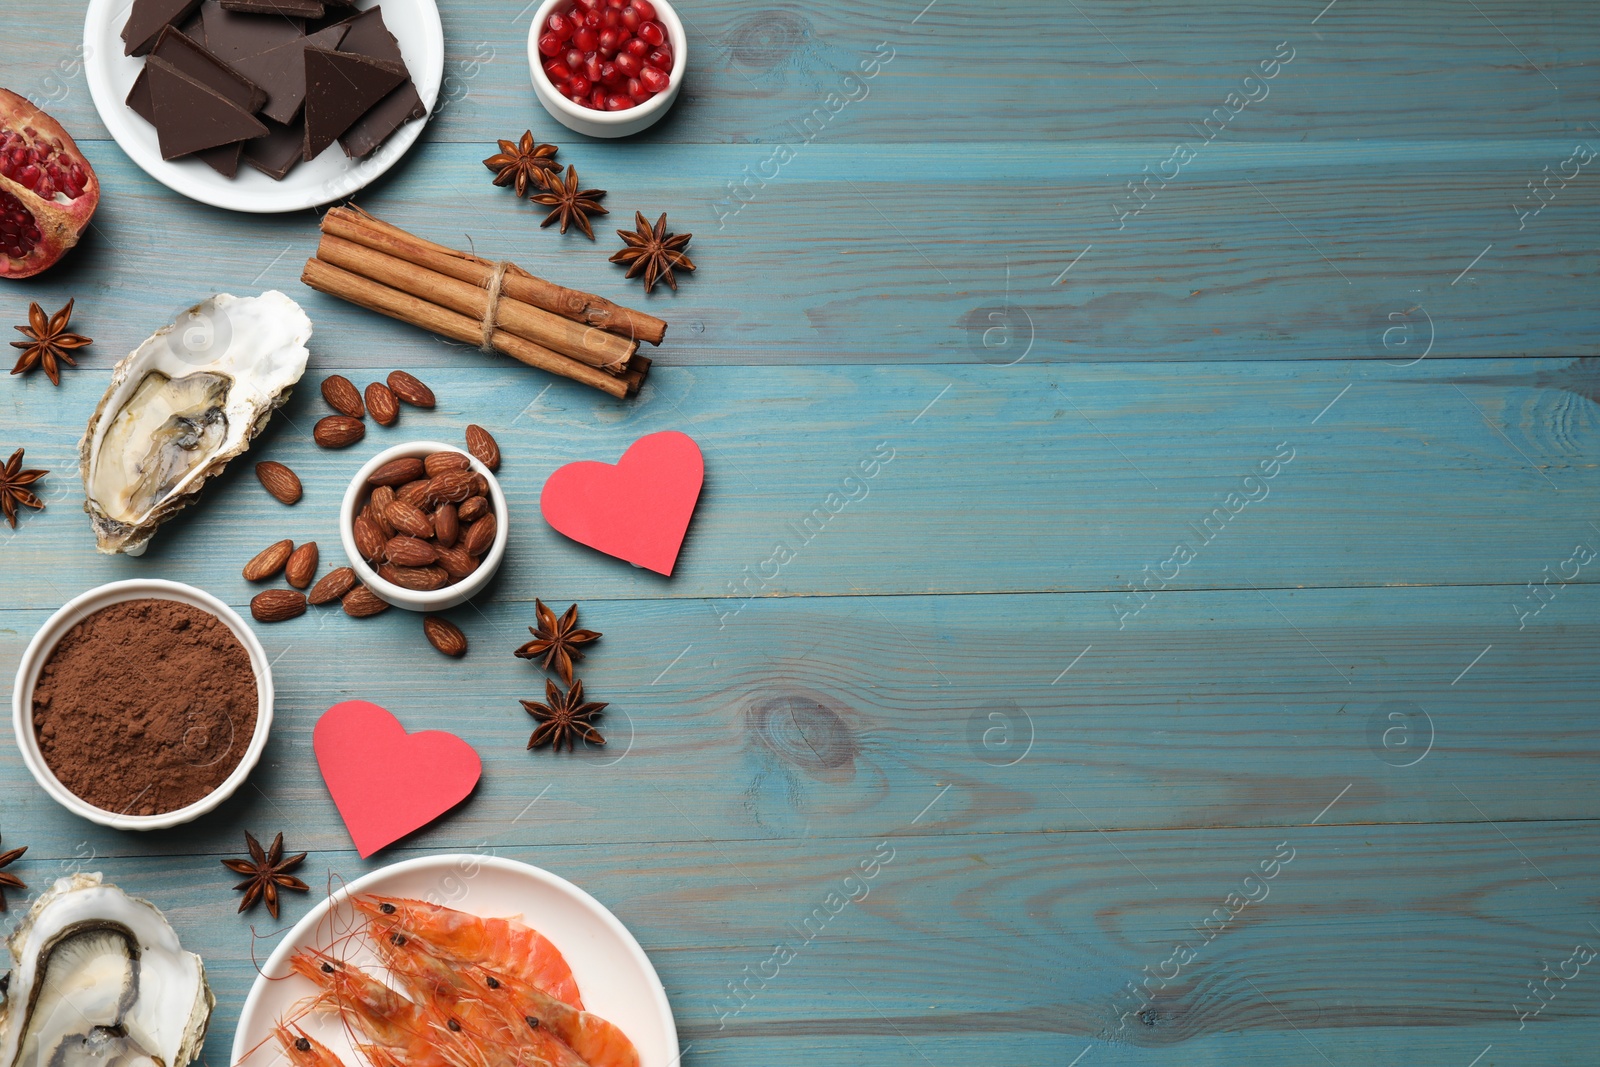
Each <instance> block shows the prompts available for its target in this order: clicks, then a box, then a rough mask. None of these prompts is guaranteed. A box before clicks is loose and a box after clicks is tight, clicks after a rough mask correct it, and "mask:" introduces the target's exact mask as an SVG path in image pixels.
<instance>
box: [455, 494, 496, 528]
mask: <svg viewBox="0 0 1600 1067" xmlns="http://www.w3.org/2000/svg"><path fill="white" fill-rule="evenodd" d="M487 514H489V500H488V498H487V497H481V496H469V497H467V499H465V500H463V501H462V502H461V506H460V507H459V508H457V509H456V518H458V519H460V520H461V521H462V522H477V521H478V520H479V519H481V518H483V517H484V516H485V515H487Z"/></svg>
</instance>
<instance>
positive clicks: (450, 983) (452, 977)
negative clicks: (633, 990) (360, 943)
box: [373, 922, 639, 1067]
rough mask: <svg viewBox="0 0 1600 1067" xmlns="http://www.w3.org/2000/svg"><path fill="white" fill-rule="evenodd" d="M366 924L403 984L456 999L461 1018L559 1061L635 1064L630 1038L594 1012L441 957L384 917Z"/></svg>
mask: <svg viewBox="0 0 1600 1067" xmlns="http://www.w3.org/2000/svg"><path fill="white" fill-rule="evenodd" d="M373 928H374V931H375V932H376V934H377V935H378V936H375V937H374V941H375V942H376V944H377V948H378V954H379V956H381V957H382V959H383V962H384V964H385V966H387V967H388V968H389V969H390V970H391V971H392V972H393V973H394V974H395V975H396V976H397V977H399V979H400V981H401V982H402V983H403V984H405V986H406V988H407V989H408V990H412V991H413V993H414V995H415V996H416V997H417V998H418V999H419V1000H422V999H426V998H437V999H443V1000H446V1001H448V1002H452V1003H455V1004H456V1005H458V1011H459V1012H460V1014H461V1021H462V1022H463V1023H470V1024H471V1025H472V1026H473V1027H474V1028H475V1029H476V1030H478V1031H479V1032H482V1033H486V1034H489V1035H491V1036H493V1037H495V1038H498V1039H500V1040H503V1041H509V1042H511V1043H512V1044H513V1045H524V1046H528V1047H531V1048H532V1050H533V1051H534V1052H535V1053H536V1054H538V1055H541V1056H544V1057H545V1058H546V1059H548V1060H550V1061H551V1062H552V1063H554V1064H557V1065H559V1067H577V1065H579V1064H588V1065H589V1067H638V1064H639V1053H638V1050H637V1049H635V1048H634V1047H633V1042H632V1041H630V1040H628V1036H627V1035H626V1034H624V1033H623V1032H622V1031H621V1030H619V1029H618V1028H617V1027H616V1026H614V1025H612V1024H611V1023H609V1022H607V1021H606V1020H605V1019H602V1018H600V1017H599V1016H598V1015H593V1014H591V1013H589V1012H586V1011H583V1010H581V1009H579V1008H574V1007H572V1006H571V1005H570V1004H566V1003H564V1002H562V1001H560V1000H557V999H556V998H555V997H552V996H550V995H549V994H548V993H545V992H544V991H542V990H540V989H538V988H537V987H535V986H532V985H529V984H527V983H525V982H521V981H518V980H516V979H515V978H512V977H509V976H505V975H500V974H496V973H495V972H494V971H492V970H490V969H488V968H485V967H482V966H479V965H478V964H475V963H470V962H462V961H454V960H447V959H445V958H443V957H441V956H438V955H436V954H435V953H434V952H433V950H432V946H430V945H428V944H427V943H426V942H425V941H423V940H422V939H420V938H409V937H406V936H405V935H404V934H400V933H399V932H398V931H395V930H392V929H391V928H389V927H387V926H386V924H385V923H383V922H374V924H373ZM385 931H387V932H385Z"/></svg>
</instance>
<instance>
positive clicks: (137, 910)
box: [0, 874, 216, 1067]
mask: <svg viewBox="0 0 1600 1067" xmlns="http://www.w3.org/2000/svg"><path fill="white" fill-rule="evenodd" d="M6 947H7V948H9V949H10V950H11V958H12V961H13V964H14V969H13V970H12V972H11V974H10V975H9V976H8V977H9V981H8V983H7V986H6V999H5V1002H4V1004H3V1005H0V1007H3V1010H0V1065H3V1067H187V1065H188V1064H189V1063H190V1062H191V1061H192V1060H194V1059H195V1057H197V1056H199V1055H200V1046H201V1045H202V1044H203V1043H204V1042H205V1036H206V1024H207V1022H209V1021H210V1019H211V1009H212V1007H213V1006H214V1005H215V1004H216V1000H215V998H214V997H213V996H212V995H211V988H210V987H209V986H208V985H207V984H206V972H205V965H204V964H202V963H201V962H200V957H199V956H196V955H195V954H194V953H192V952H185V951H184V950H183V949H182V948H181V947H180V946H179V944H178V935H177V934H176V933H174V932H173V930H172V927H171V926H169V925H167V920H166V919H165V918H163V917H162V915H161V912H159V911H158V910H156V907H155V905H153V904H151V903H149V902H148V901H144V900H137V899H135V898H133V897H130V896H128V895H127V894H126V893H124V892H123V891H122V890H120V889H118V888H117V887H116V886H114V885H106V884H104V883H102V882H101V880H100V875H98V874H75V875H73V876H72V877H70V878H62V879H60V880H59V881H57V882H56V884H55V885H53V886H51V887H50V888H49V889H47V890H46V891H45V892H44V893H42V894H41V895H40V897H39V899H38V900H37V901H35V902H34V905H33V908H32V909H31V910H30V911H29V912H28V914H27V915H26V916H25V917H24V918H23V919H22V921H21V922H19V923H18V924H17V929H16V931H15V932H14V933H13V934H12V935H11V937H10V939H9V940H8V941H7V942H6Z"/></svg>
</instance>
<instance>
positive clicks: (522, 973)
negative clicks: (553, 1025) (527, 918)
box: [352, 896, 583, 1008]
mask: <svg viewBox="0 0 1600 1067" xmlns="http://www.w3.org/2000/svg"><path fill="white" fill-rule="evenodd" d="M352 902H353V903H354V904H355V906H356V907H357V908H359V909H360V910H361V911H362V912H364V913H365V914H367V915H369V916H371V917H372V918H373V919H376V920H379V921H381V922H387V923H389V924H391V925H393V926H394V927H395V928H397V929H399V930H400V931H401V932H402V933H405V934H407V935H409V936H412V937H419V938H421V939H422V940H423V941H424V942H426V943H427V944H428V945H429V946H430V947H431V948H433V949H434V950H435V951H436V952H438V953H441V954H443V955H445V956H448V957H450V958H451V959H455V960H460V961H462V962H464V963H475V964H478V965H480V966H484V967H488V968H490V969H491V970H493V971H495V972H496V973H498V974H503V975H507V976H510V977H512V978H515V979H516V980H517V981H518V982H520V983H522V984H524V985H531V986H536V987H537V988H539V989H541V990H543V991H544V992H545V993H547V994H549V995H550V996H552V997H554V998H556V999H557V1000H560V1001H565V1002H566V1003H567V1004H570V1005H571V1006H572V1007H574V1008H582V1007H583V1001H582V1000H580V999H579V997H578V983H577V981H576V980H575V979H574V978H573V977H572V968H571V967H569V966H567V961H566V959H565V958H563V957H562V955H561V951H560V950H559V949H557V948H556V947H555V946H554V945H552V944H551V943H550V942H549V941H548V940H546V939H545V937H544V936H543V935H542V934H540V933H539V932H538V931H537V930H535V929H533V928H532V927H530V926H524V925H523V924H522V923H519V922H513V921H511V920H510V919H484V918H480V917H479V916H476V915H470V914H468V913H467V912H464V911H456V910H455V909H453V908H446V907H444V906H442V905H439V904H429V903H427V902H425V901H421V900H407V899H405V898H403V897H382V896H358V897H354V898H352Z"/></svg>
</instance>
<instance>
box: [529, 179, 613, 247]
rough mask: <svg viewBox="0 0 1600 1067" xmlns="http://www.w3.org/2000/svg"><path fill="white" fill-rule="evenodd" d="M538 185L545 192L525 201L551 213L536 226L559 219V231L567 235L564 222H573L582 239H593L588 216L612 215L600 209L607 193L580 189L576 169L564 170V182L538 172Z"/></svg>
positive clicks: (602, 190) (546, 224) (600, 190)
mask: <svg viewBox="0 0 1600 1067" xmlns="http://www.w3.org/2000/svg"><path fill="white" fill-rule="evenodd" d="M539 182H540V184H542V185H543V186H544V188H545V191H544V192H542V193H538V194H536V195H534V196H531V197H529V198H528V199H530V200H532V201H533V202H534V203H535V204H543V205H545V206H546V207H548V208H550V214H548V215H546V216H545V217H544V221H543V222H541V223H539V225H540V226H548V225H550V224H551V223H552V222H554V221H556V219H560V220H561V232H562V233H566V232H567V223H569V222H570V223H575V224H576V225H577V227H578V229H580V230H582V231H583V234H584V236H585V237H587V238H589V240H591V241H592V240H594V230H593V229H592V228H591V227H590V226H589V216H590V215H609V214H611V212H609V211H607V210H606V209H605V208H603V207H601V206H600V198H601V197H602V196H605V195H606V191H605V190H604V189H579V188H578V168H576V167H573V166H568V167H567V176H566V178H565V179H563V178H562V177H561V176H560V175H559V174H545V173H543V172H541V173H540V175H539Z"/></svg>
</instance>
